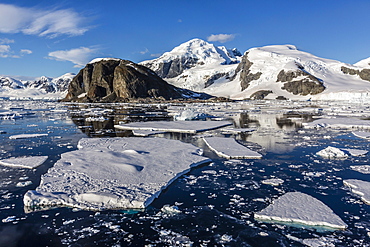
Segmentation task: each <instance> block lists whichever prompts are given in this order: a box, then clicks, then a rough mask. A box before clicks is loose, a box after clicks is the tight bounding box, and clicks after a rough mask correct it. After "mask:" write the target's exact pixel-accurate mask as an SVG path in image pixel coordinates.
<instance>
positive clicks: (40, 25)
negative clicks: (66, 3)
mask: <svg viewBox="0 0 370 247" xmlns="http://www.w3.org/2000/svg"><path fill="white" fill-rule="evenodd" d="M86 20H87V19H86V18H85V17H83V16H81V15H79V14H78V13H77V12H75V11H74V10H72V9H57V10H44V9H37V8H24V7H18V6H16V5H12V4H0V32H1V33H24V34H29V35H38V36H44V37H48V38H54V37H57V36H59V35H69V36H76V35H82V34H84V33H85V32H86V31H88V28H87V27H84V26H83V24H84V23H85V22H86Z"/></svg>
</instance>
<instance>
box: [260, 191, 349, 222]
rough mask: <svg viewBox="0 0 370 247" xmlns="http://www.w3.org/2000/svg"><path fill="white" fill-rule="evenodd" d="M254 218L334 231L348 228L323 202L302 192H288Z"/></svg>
mask: <svg viewBox="0 0 370 247" xmlns="http://www.w3.org/2000/svg"><path fill="white" fill-rule="evenodd" d="M254 217H255V218H256V219H258V220H261V221H280V222H290V223H293V222H294V223H299V224H304V225H310V226H324V227H329V228H334V229H345V228H346V227H347V224H346V223H344V222H343V220H342V219H341V218H340V217H339V216H338V215H336V214H335V213H334V212H333V211H332V210H331V209H330V208H329V207H328V206H326V205H325V204H324V203H323V202H321V201H319V200H317V199H316V198H314V197H312V196H310V195H307V194H304V193H301V192H288V193H286V194H284V195H282V196H281V197H279V198H278V199H276V200H274V201H273V202H272V203H271V204H270V205H269V206H268V207H266V208H265V209H263V210H261V211H259V212H257V213H255V214H254Z"/></svg>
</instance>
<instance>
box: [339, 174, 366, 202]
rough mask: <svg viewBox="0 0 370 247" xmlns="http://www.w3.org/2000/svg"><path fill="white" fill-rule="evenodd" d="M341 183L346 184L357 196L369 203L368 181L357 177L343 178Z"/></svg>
mask: <svg viewBox="0 0 370 247" xmlns="http://www.w3.org/2000/svg"><path fill="white" fill-rule="evenodd" d="M343 184H344V185H346V186H348V187H349V188H350V189H351V191H352V192H353V193H355V194H357V195H359V196H361V200H362V201H363V202H365V203H366V204H370V182H367V181H362V180H358V179H346V180H343Z"/></svg>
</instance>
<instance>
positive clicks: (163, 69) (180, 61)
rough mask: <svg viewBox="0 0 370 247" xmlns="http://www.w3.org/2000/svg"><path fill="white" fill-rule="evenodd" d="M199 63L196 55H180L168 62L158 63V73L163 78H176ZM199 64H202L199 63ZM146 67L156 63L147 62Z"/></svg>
mask: <svg viewBox="0 0 370 247" xmlns="http://www.w3.org/2000/svg"><path fill="white" fill-rule="evenodd" d="M196 65H198V59H197V58H195V57H179V58H175V59H174V60H170V61H168V62H164V63H160V64H158V68H157V69H156V73H157V75H158V76H159V77H161V78H174V77H176V76H178V75H181V74H182V72H184V71H185V70H187V69H190V68H193V67H195V66H196ZM199 65H202V64H201V63H199ZM145 66H146V67H148V68H152V67H154V66H155V65H154V64H151V63H147V64H145Z"/></svg>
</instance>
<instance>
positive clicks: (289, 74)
mask: <svg viewBox="0 0 370 247" xmlns="http://www.w3.org/2000/svg"><path fill="white" fill-rule="evenodd" d="M300 76H301V77H304V78H303V79H301V80H294V81H293V79H295V78H298V77H300ZM277 82H286V83H285V84H284V86H283V87H282V88H281V89H284V90H287V91H288V92H290V93H293V94H295V95H297V94H300V95H308V94H312V95H314V94H318V93H321V92H323V91H324V90H325V86H324V84H323V82H322V81H320V80H319V79H318V78H316V77H314V76H313V75H311V74H309V73H307V72H306V71H304V70H301V69H297V70H294V71H292V70H290V71H285V70H281V71H280V72H279V74H278V75H277Z"/></svg>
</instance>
